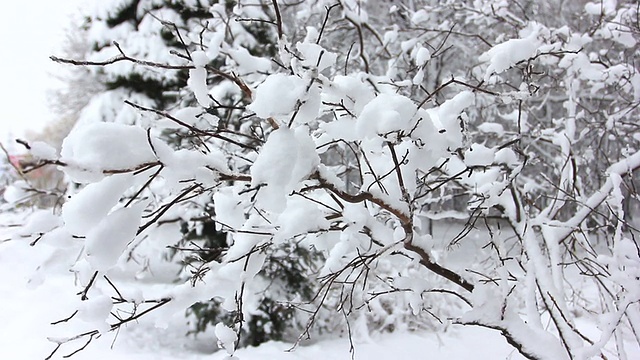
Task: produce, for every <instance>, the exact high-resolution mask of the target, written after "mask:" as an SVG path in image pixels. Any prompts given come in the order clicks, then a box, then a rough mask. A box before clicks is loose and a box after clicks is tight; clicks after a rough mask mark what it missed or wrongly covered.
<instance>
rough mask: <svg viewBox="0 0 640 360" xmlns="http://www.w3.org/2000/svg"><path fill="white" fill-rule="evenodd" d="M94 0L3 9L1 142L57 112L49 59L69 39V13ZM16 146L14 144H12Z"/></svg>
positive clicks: (33, 0)
mask: <svg viewBox="0 0 640 360" xmlns="http://www.w3.org/2000/svg"><path fill="white" fill-rule="evenodd" d="M83 3H87V4H88V3H89V1H88V0H30V1H26V2H25V1H3V2H2V10H1V11H0V48H1V49H2V50H1V52H0V141H2V142H3V143H4V144H6V145H9V144H7V143H8V141H7V140H8V139H11V138H14V137H20V136H23V135H24V132H25V130H26V129H33V130H37V129H39V128H41V127H42V126H43V124H45V123H46V122H47V121H50V120H51V114H50V113H49V111H48V110H47V101H46V89H48V88H52V87H54V84H55V80H54V79H53V78H52V77H51V76H50V75H49V74H51V73H52V72H54V71H55V68H56V67H55V66H54V64H52V62H51V61H50V60H49V55H53V54H54V53H55V50H56V48H58V47H59V46H60V43H61V42H62V40H63V39H64V29H65V27H68V26H69V14H71V13H72V12H75V11H76V9H78V7H79V6H82V4H83ZM11 142H12V141H11Z"/></svg>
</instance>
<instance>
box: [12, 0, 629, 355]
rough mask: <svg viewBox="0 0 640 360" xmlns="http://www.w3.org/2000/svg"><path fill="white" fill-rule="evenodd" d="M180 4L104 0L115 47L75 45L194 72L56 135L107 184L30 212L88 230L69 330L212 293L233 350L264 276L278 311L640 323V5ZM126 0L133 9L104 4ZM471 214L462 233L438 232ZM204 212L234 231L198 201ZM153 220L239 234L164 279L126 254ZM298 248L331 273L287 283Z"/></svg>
mask: <svg viewBox="0 0 640 360" xmlns="http://www.w3.org/2000/svg"><path fill="white" fill-rule="evenodd" d="M171 3H172V4H174V5H175V6H173V7H171V6H169V7H161V6H159V2H158V1H151V0H140V1H127V0H121V1H114V2H113V3H111V2H101V5H99V6H98V8H97V9H96V10H95V13H94V14H92V16H93V19H94V20H93V22H92V24H91V26H90V29H89V32H90V36H91V39H93V41H95V42H96V49H97V50H96V52H94V53H93V54H91V55H90V58H89V59H87V60H86V61H75V63H76V64H80V65H87V66H93V67H94V69H95V71H99V72H102V75H103V76H105V78H106V79H107V82H109V83H112V84H116V83H118V82H121V81H125V79H127V80H126V81H128V82H129V83H131V84H145V83H147V84H156V85H158V86H160V85H162V88H165V89H166V88H167V87H168V88H171V89H172V90H171V91H167V92H162V93H158V92H157V91H156V92H154V90H153V89H154V87H153V86H151V87H144V88H143V87H140V89H137V90H136V88H135V85H131V86H132V88H129V89H127V91H123V90H122V89H113V90H109V91H106V92H104V93H102V94H100V95H99V96H96V97H94V99H93V100H92V101H91V102H90V103H89V104H88V105H87V107H86V108H85V111H83V113H82V116H81V121H80V123H79V124H78V125H77V126H76V128H75V129H74V131H73V132H72V133H71V134H70V135H69V136H68V137H67V138H66V139H65V141H64V143H63V146H62V150H61V152H60V156H59V157H58V158H51V156H50V155H51V154H50V153H49V152H45V155H46V156H44V157H42V156H40V155H42V153H43V151H38V154H36V156H40V159H41V164H53V165H57V166H59V167H60V168H61V169H62V170H63V171H64V172H65V173H66V174H67V176H68V177H69V179H71V180H73V181H75V182H78V183H82V184H84V185H83V187H81V188H80V189H78V190H74V193H69V194H68V195H69V196H70V199H69V200H68V201H67V202H66V203H65V204H64V205H63V206H62V207H61V209H58V208H56V209H53V210H52V214H53V215H52V217H49V218H47V221H46V224H47V226H46V227H45V228H41V227H37V226H36V227H34V228H33V229H32V230H29V229H31V226H29V224H31V223H30V222H28V223H27V224H26V225H25V228H23V229H22V230H20V231H19V234H20V235H19V236H18V235H17V237H16V239H18V238H19V237H27V238H30V239H31V241H33V242H34V243H36V242H41V243H44V242H46V241H48V240H49V239H51V241H52V242H56V243H64V244H65V246H67V247H68V248H72V249H74V250H75V251H77V253H78V258H77V261H76V262H75V263H74V264H71V265H70V266H71V269H72V270H73V271H74V272H75V273H76V274H77V278H78V285H79V288H80V294H79V295H80V297H81V298H82V300H85V301H83V302H82V304H81V305H80V306H79V307H78V316H79V317H80V318H81V320H82V321H87V322H90V323H94V324H95V329H94V330H92V331H89V332H87V333H84V334H81V335H79V337H69V338H68V341H58V345H59V346H71V344H68V342H72V340H77V339H79V338H86V339H89V340H90V339H93V338H94V336H96V335H98V334H101V333H104V332H105V331H111V330H117V329H118V328H119V327H120V326H122V325H123V324H126V323H129V322H131V321H135V320H136V319H137V318H138V317H140V316H142V315H144V314H145V313H146V312H147V311H148V310H151V309H153V310H154V311H164V312H166V317H167V318H170V317H171V316H172V315H174V314H181V312H183V311H184V309H185V308H187V307H189V306H191V305H192V304H194V303H198V302H203V301H207V300H210V299H215V300H216V301H217V302H218V303H219V305H220V308H221V309H223V310H224V311H227V312H229V314H232V315H233V316H232V317H233V319H234V323H233V324H231V326H229V325H228V324H227V325H225V324H222V323H219V324H217V325H216V326H215V333H216V336H217V337H218V344H219V345H220V347H221V348H224V349H225V350H226V351H227V352H228V355H229V356H234V354H235V350H236V348H237V347H238V345H239V339H240V338H241V336H239V335H241V334H242V329H243V327H244V326H247V324H248V323H249V321H250V320H249V319H251V318H252V317H253V318H257V315H259V314H260V315H265V314H264V312H265V310H264V308H260V299H263V297H264V296H265V294H266V293H268V294H269V298H270V299H275V298H277V303H276V304H277V305H278V306H274V307H271V308H269V311H272V312H275V311H285V310H288V309H293V308H295V309H300V310H303V311H302V312H300V313H296V315H292V316H296V317H300V319H301V320H300V321H298V323H299V324H302V325H301V328H300V329H298V330H299V332H300V333H302V335H301V336H300V338H302V336H303V335H306V334H313V333H314V325H318V326H320V327H321V328H323V329H332V328H333V327H335V326H339V325H343V326H345V327H346V329H347V330H348V333H349V335H350V336H365V335H366V334H368V333H369V332H371V331H389V330H398V329H402V328H404V329H407V328H408V329H415V328H419V327H427V326H429V327H432V328H437V327H442V328H444V327H446V326H448V325H451V324H459V325H467V326H469V325H477V326H482V327H486V328H491V329H495V330H497V331H499V332H500V334H502V336H504V337H505V338H506V340H507V341H508V342H509V344H511V345H512V346H513V347H514V348H515V349H517V350H518V351H519V352H520V353H521V354H522V355H523V356H524V357H526V358H529V359H586V358H591V357H602V358H611V357H620V358H625V356H626V355H625V354H627V351H628V349H629V347H635V348H637V347H638V346H640V339H639V338H638V329H640V311H639V310H640V308H639V307H640V283H639V282H638V269H640V257H639V254H640V250H638V249H639V248H640V247H639V244H638V242H637V240H636V238H635V234H636V232H637V230H636V228H635V227H633V225H632V224H633V221H632V220H633V217H634V215H637V214H634V213H633V211H632V210H633V206H634V204H635V202H637V200H638V199H637V196H638V195H637V193H636V191H635V186H634V180H635V176H636V175H635V172H636V170H637V169H638V167H640V152H639V150H640V147H639V146H638V145H640V144H639V142H640V132H639V131H638V126H637V124H636V122H637V118H638V115H640V73H638V71H639V69H638V64H637V63H635V62H634V61H633V59H637V58H638V55H640V50H638V49H639V48H638V46H637V41H638V40H640V29H639V28H638V16H639V14H638V7H637V4H635V3H634V2H624V1H620V2H615V1H609V0H603V1H601V2H593V3H587V4H586V5H584V6H580V7H578V6H577V5H576V4H571V5H570V6H569V5H566V4H565V2H563V1H550V2H545V3H544V4H536V3H532V2H530V3H528V5H527V6H522V5H520V4H519V3H516V2H508V1H493V0H482V1H480V0H478V1H462V2H460V1H454V0H450V1H427V0H425V1H398V2H394V3H393V5H389V4H387V3H386V2H384V1H380V2H375V1H370V2H367V1H355V0H343V1H337V2H330V1H322V0H319V1H305V2H295V3H289V2H284V1H275V0H272V1H259V0H252V1H240V2H238V4H236V5H231V4H230V3H225V4H220V3H210V2H208V1H186V0H185V1H182V2H171ZM565 5H566V6H568V7H565ZM114 9H116V10H114ZM113 11H116V12H117V14H121V13H122V14H125V13H132V14H135V16H134V19H135V21H124V20H122V21H119V20H113V21H100V19H106V18H109V19H120V18H122V19H124V17H120V16H119V15H117V16H115V15H113V14H111V12H113ZM187 13H190V14H197V16H194V17H189V16H185V14H187ZM109 14H111V15H113V16H110V15H109ZM252 26H253V27H252ZM159 36H163V37H169V38H172V39H174V40H175V41H174V43H173V45H171V46H167V45H166V42H159V41H156V40H154V39H155V38H157V37H159ZM112 41H117V42H112ZM258 48H262V50H263V51H257V50H256V49H258ZM57 60H58V61H61V62H71V63H74V61H70V60H64V59H57ZM155 89H156V90H157V87H156V88H155ZM34 216H36V215H34ZM37 216H40V215H37ZM451 218H455V219H460V218H462V219H465V220H466V223H465V224H466V225H465V227H464V230H462V231H461V232H460V233H459V234H457V235H455V236H450V237H443V236H442V235H441V234H438V233H434V232H432V231H431V229H432V227H431V225H432V224H433V222H442V221H451V220H450V219H451ZM205 220H206V221H208V222H212V223H214V224H215V229H216V230H217V231H221V232H224V233H226V234H227V235H226V238H225V240H224V244H223V246H220V247H218V248H215V249H211V248H209V249H203V248H202V246H201V245H202V244H198V243H196V242H187V241H184V238H183V233H181V232H180V229H179V228H177V227H176V226H175V223H185V224H191V225H190V226H194V227H195V228H196V231H198V229H197V227H198V226H203V222H204V221H205ZM481 226H482V227H486V228H487V232H488V234H489V235H488V236H487V238H484V239H482V238H477V237H470V236H468V234H469V232H470V231H471V229H472V228H474V227H481ZM62 239H64V240H65V241H62ZM149 243H152V244H153V243H160V244H163V246H164V245H169V246H170V247H171V248H172V249H173V251H176V252H177V253H178V254H182V256H187V255H188V254H191V253H192V252H198V251H204V250H210V251H214V252H215V251H217V253H216V256H212V257H211V258H208V259H202V261H201V262H200V263H199V265H198V267H194V268H193V269H190V273H187V272H186V271H185V272H183V273H182V274H181V279H182V280H183V281H182V282H181V283H179V284H176V286H175V287H173V288H172V289H170V290H166V291H165V292H163V293H160V294H154V295H148V294H139V296H132V297H128V296H126V295H123V294H120V293H119V291H118V287H117V284H115V283H114V282H113V281H111V278H112V277H113V276H114V274H117V273H118V271H119V270H120V271H121V270H122V268H123V266H124V265H123V264H125V263H127V262H130V261H136V259H139V258H145V257H153V256H160V255H159V254H158V252H157V247H154V246H150V245H149ZM145 244H146V245H145ZM298 248H300V249H304V250H305V251H307V252H309V253H313V254H314V256H310V257H309V258H307V259H301V258H300V252H296V251H294V249H298ZM154 251H155V252H154ZM288 261H293V262H294V263H295V262H298V261H303V262H304V264H305V265H304V266H299V267H296V269H299V270H300V271H301V272H304V273H303V274H301V275H302V277H303V278H306V279H309V280H310V281H311V283H312V285H313V294H311V296H309V297H306V298H303V297H302V295H301V294H302V291H298V292H297V293H295V295H296V296H293V295H292V293H291V292H288V291H286V288H285V286H284V285H282V284H283V283H284V281H283V279H282V278H278V276H280V275H282V273H279V272H278V271H277V268H278V267H286V266H289V265H288V264H289V262H288ZM147 264H148V263H147ZM274 267H275V268H274ZM270 269H271V271H270ZM139 272H140V273H139V276H140V277H147V278H149V277H153V268H152V267H149V266H144V267H141V268H140V269H139ZM265 274H271V275H270V276H271V278H270V277H269V276H265ZM186 277H188V278H186ZM568 279H571V280H570V281H569V280H568ZM109 296H110V297H111V299H112V300H113V301H112V304H108V303H107V302H108V301H105V299H109ZM111 306H113V307H111ZM125 306H130V307H131V306H133V311H131V310H129V311H130V312H129V313H128V314H126V315H123V314H124V312H123V311H124V310H118V308H119V307H125ZM128 309H130V308H128ZM261 312H262V313H263V314H261ZM109 314H111V316H110V315H109ZM305 314H306V316H307V318H306V319H302V316H303V315H305ZM266 315H267V316H268V315H270V314H266ZM580 317H586V318H589V319H591V320H592V321H598V323H599V324H600V325H599V332H598V333H589V334H587V333H585V331H584V330H583V329H581V327H580V325H579V322H578V321H577V318H580ZM72 320H73V319H71V320H70V321H72ZM105 324H107V325H105ZM305 324H306V325H305ZM161 325H163V324H158V326H161ZM253 325H254V326H260V323H254V324H253ZM265 326H267V325H265ZM266 331H268V329H267V330H266ZM56 349H57V348H56Z"/></svg>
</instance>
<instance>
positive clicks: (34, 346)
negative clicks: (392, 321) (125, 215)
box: [0, 215, 522, 360]
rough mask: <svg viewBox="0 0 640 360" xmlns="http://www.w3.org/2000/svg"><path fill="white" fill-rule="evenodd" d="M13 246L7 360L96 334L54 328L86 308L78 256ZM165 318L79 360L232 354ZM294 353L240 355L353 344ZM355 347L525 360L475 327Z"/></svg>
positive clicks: (369, 355)
mask: <svg viewBox="0 0 640 360" xmlns="http://www.w3.org/2000/svg"><path fill="white" fill-rule="evenodd" d="M0 217H2V218H4V219H3V221H1V223H2V224H5V225H6V224H7V223H11V222H13V223H17V222H18V221H17V220H13V221H12V220H7V216H6V215H4V216H0ZM450 235H454V234H450ZM7 239H9V235H8V232H7V228H4V231H2V228H0V324H1V326H0V359H11V360H32V359H45V358H46V357H47V356H48V355H49V354H50V353H51V351H52V350H53V349H54V348H55V344H54V343H52V342H50V341H48V340H47V338H48V337H63V336H73V335H75V334H78V333H80V332H82V331H87V330H91V329H89V328H83V327H82V322H79V321H73V322H68V323H63V324H58V325H51V324H50V323H51V322H54V321H57V320H60V319H63V318H65V317H67V316H69V315H70V314H71V313H72V312H73V308H74V306H75V305H77V303H78V301H79V296H77V295H76V294H75V293H76V292H77V291H78V289H77V288H75V287H74V285H73V283H74V279H73V275H72V274H71V273H69V272H68V270H67V269H68V267H66V266H65V265H64V264H65V263H68V262H69V261H73V258H74V256H75V254H74V253H73V252H72V250H69V249H67V250H64V251H68V252H72V253H64V252H62V253H61V252H60V251H59V250H58V251H57V252H56V249H54V248H52V247H49V246H47V245H46V244H42V243H38V244H36V245H35V246H34V247H31V246H29V244H28V241H27V240H23V239H15V238H14V239H13V240H9V241H4V240H7ZM65 260H68V261H65ZM43 263H48V264H49V265H48V266H47V267H46V271H42V268H41V269H40V270H41V271H38V270H39V269H38V267H39V266H40V265H41V264H43ZM138 284H139V283H138ZM139 286H142V287H144V290H145V292H147V291H151V292H154V291H158V290H160V289H161V288H163V287H166V286H168V284H152V283H143V284H141V285H139ZM158 316H161V313H160V312H158V313H153V312H152V313H150V314H149V315H148V316H146V317H144V318H142V319H141V320H140V321H139V322H138V323H136V324H131V325H129V326H127V327H126V328H124V329H122V330H121V331H120V332H119V333H117V334H116V333H107V334H105V335H103V336H102V337H101V338H98V339H96V340H94V341H93V342H92V343H91V344H90V345H89V346H88V347H87V348H86V349H85V350H83V351H81V352H79V353H77V354H76V355H74V356H73V357H72V359H77V360H83V359H84V360H87V359H91V360H100V359H120V360H151V359H154V360H165V359H166V360H169V359H172V360H173V359H184V360H200V359H206V360H222V359H225V357H226V356H227V353H226V352H225V351H217V352H216V350H217V346H216V345H215V340H214V338H213V335H212V333H208V334H206V335H205V336H199V337H194V336H185V334H186V332H187V331H188V325H187V323H186V319H183V318H181V317H174V318H171V319H169V321H168V323H169V326H168V327H167V328H166V329H161V328H157V327H156V326H155V324H156V318H157V317H158ZM154 317H156V318H154ZM74 320H76V319H74ZM165 320H166V319H165ZM83 341H84V340H83ZM83 341H81V342H78V343H77V346H76V347H70V346H67V347H62V348H61V350H59V352H58V353H56V355H55V356H54V357H53V359H60V358H62V356H63V355H67V354H69V353H70V352H72V351H73V350H75V349H76V348H77V347H79V346H82V344H83ZM291 347H292V344H290V343H283V342H270V343H266V344H263V345H261V346H259V347H254V348H245V349H240V350H238V351H237V352H236V356H237V357H238V358H240V359H241V360H258V359H274V360H311V359H323V360H334V359H335V360H339V359H345V360H346V359H352V355H351V353H350V352H349V348H350V343H349V340H348V339H347V338H345V337H342V338H340V337H339V335H338V334H336V336H334V337H333V338H331V337H329V338H327V339H323V340H318V341H317V342H315V343H311V344H305V345H304V346H299V347H298V348H296V349H295V350H294V351H288V350H289V349H291ZM354 347H355V354H354V359H368V360H387V359H394V360H398V359H422V358H425V357H427V358H430V359H451V360H456V359H459V360H461V359H492V360H493V359H522V357H521V356H520V355H519V354H517V353H516V352H515V351H514V350H513V349H512V348H511V347H510V346H508V345H507V343H506V342H505V341H504V340H503V339H502V337H501V336H500V335H499V334H497V333H496V332H494V331H491V330H487V329H482V328H471V327H453V328H452V329H451V330H450V331H448V332H447V333H444V334H435V333H394V334H383V335H372V336H371V338H368V339H356V340H354Z"/></svg>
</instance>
